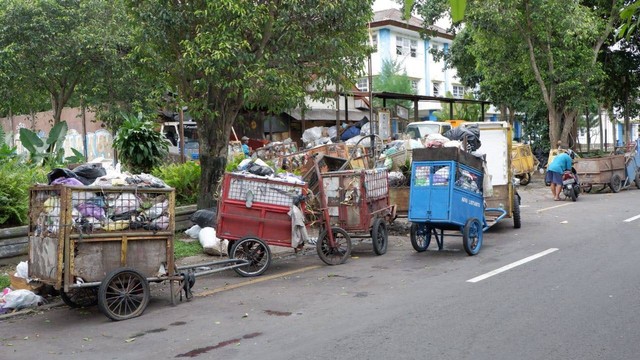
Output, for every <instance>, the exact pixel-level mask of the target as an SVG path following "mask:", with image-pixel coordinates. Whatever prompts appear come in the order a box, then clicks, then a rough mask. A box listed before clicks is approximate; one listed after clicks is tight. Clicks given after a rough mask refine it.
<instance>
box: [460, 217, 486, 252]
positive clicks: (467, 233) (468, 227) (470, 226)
mask: <svg viewBox="0 0 640 360" xmlns="http://www.w3.org/2000/svg"><path fill="white" fill-rule="evenodd" d="M474 240H475V241H474ZM474 243H475V246H474ZM462 246H463V247H464V251H466V252H467V254H469V256H473V255H476V254H477V253H478V252H480V248H481V247H482V223H481V222H480V220H478V219H476V218H470V219H468V220H467V223H466V224H464V228H463V229H462Z"/></svg>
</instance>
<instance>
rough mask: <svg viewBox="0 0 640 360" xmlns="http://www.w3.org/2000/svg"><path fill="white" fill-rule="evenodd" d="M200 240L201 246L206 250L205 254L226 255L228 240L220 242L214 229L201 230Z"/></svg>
mask: <svg viewBox="0 0 640 360" xmlns="http://www.w3.org/2000/svg"><path fill="white" fill-rule="evenodd" d="M198 240H200V245H202V248H203V249H204V253H205V254H207V255H218V256H220V255H226V254H227V245H228V244H229V241H228V240H223V241H220V239H218V237H217V236H216V229H214V228H212V227H205V228H202V230H200V233H199V234H198Z"/></svg>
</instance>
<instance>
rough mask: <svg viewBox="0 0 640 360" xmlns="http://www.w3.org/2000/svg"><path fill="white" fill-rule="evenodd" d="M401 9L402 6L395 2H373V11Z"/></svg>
mask: <svg viewBox="0 0 640 360" xmlns="http://www.w3.org/2000/svg"><path fill="white" fill-rule="evenodd" d="M399 8H400V4H398V3H397V2H396V1H395V0H375V1H374V2H373V11H379V10H386V9H399Z"/></svg>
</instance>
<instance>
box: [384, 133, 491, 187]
mask: <svg viewBox="0 0 640 360" xmlns="http://www.w3.org/2000/svg"><path fill="white" fill-rule="evenodd" d="M399 143H400V144H403V143H405V144H404V147H403V145H396V147H395V149H388V150H387V151H391V154H392V155H391V156H394V155H393V154H396V153H397V152H399V151H407V149H406V147H407V146H411V148H412V149H411V151H412V153H413V154H414V155H415V154H416V152H417V151H419V152H420V153H421V154H422V155H421V159H422V160H424V159H425V158H426V159H429V160H456V161H457V160H462V158H465V157H462V158H460V157H459V156H458V154H459V153H460V152H462V153H466V154H469V155H472V156H473V158H477V159H478V161H475V162H474V163H477V164H481V165H479V166H478V168H477V170H479V171H481V172H482V174H483V176H481V177H479V176H477V175H476V174H475V173H473V172H471V171H467V170H465V169H464V168H458V169H457V173H456V174H455V185H456V186H457V187H459V188H462V189H465V190H468V191H471V192H474V193H478V194H484V195H485V196H491V195H490V194H491V193H492V186H491V179H490V175H489V172H488V170H487V165H486V161H485V159H484V156H483V155H482V154H480V153H478V149H479V148H480V146H481V141H480V131H479V129H478V128H477V127H473V126H469V127H464V128H453V129H451V130H449V131H447V132H446V133H445V134H442V135H441V134H437V133H434V134H429V135H427V136H426V137H424V138H423V139H420V140H414V143H412V144H406V141H404V142H403V141H402V140H401V141H399ZM421 145H422V146H421ZM440 149H443V150H440ZM444 149H450V150H449V151H446V150H444ZM453 149H457V150H453ZM431 151H433V152H432V154H433V156H430V155H428V154H429V153H430V152H431ZM425 152H426V153H425ZM425 155H426V157H424V156H425ZM413 160H416V159H415V156H414V158H413ZM386 165H387V167H388V165H389V164H388V163H386ZM401 170H404V171H392V172H390V173H389V182H390V186H392V187H403V186H408V185H409V184H408V183H409V181H410V179H411V174H410V166H405V167H404V168H401ZM417 171H430V170H429V169H428V168H418V170H417ZM449 171H450V169H449V167H448V166H443V167H440V168H439V169H438V170H437V171H436V172H435V173H434V174H433V176H432V177H430V176H428V174H414V178H415V179H416V180H415V181H416V183H418V184H419V185H422V186H426V185H446V184H447V182H448V179H449V178H450V174H449ZM429 181H432V182H433V183H432V184H429V183H424V182H429Z"/></svg>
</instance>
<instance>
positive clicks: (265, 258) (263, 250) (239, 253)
mask: <svg viewBox="0 0 640 360" xmlns="http://www.w3.org/2000/svg"><path fill="white" fill-rule="evenodd" d="M229 259H243V260H247V261H249V264H247V265H245V266H241V267H237V268H234V269H233V270H234V271H235V272H236V273H238V275H240V276H244V277H250V276H258V275H262V274H263V273H264V272H265V271H267V269H268V268H269V265H271V250H270V249H269V246H268V245H267V244H266V243H265V242H264V241H262V240H260V239H258V238H255V237H246V238H243V239H240V240H237V241H234V242H233V246H231V252H229Z"/></svg>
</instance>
